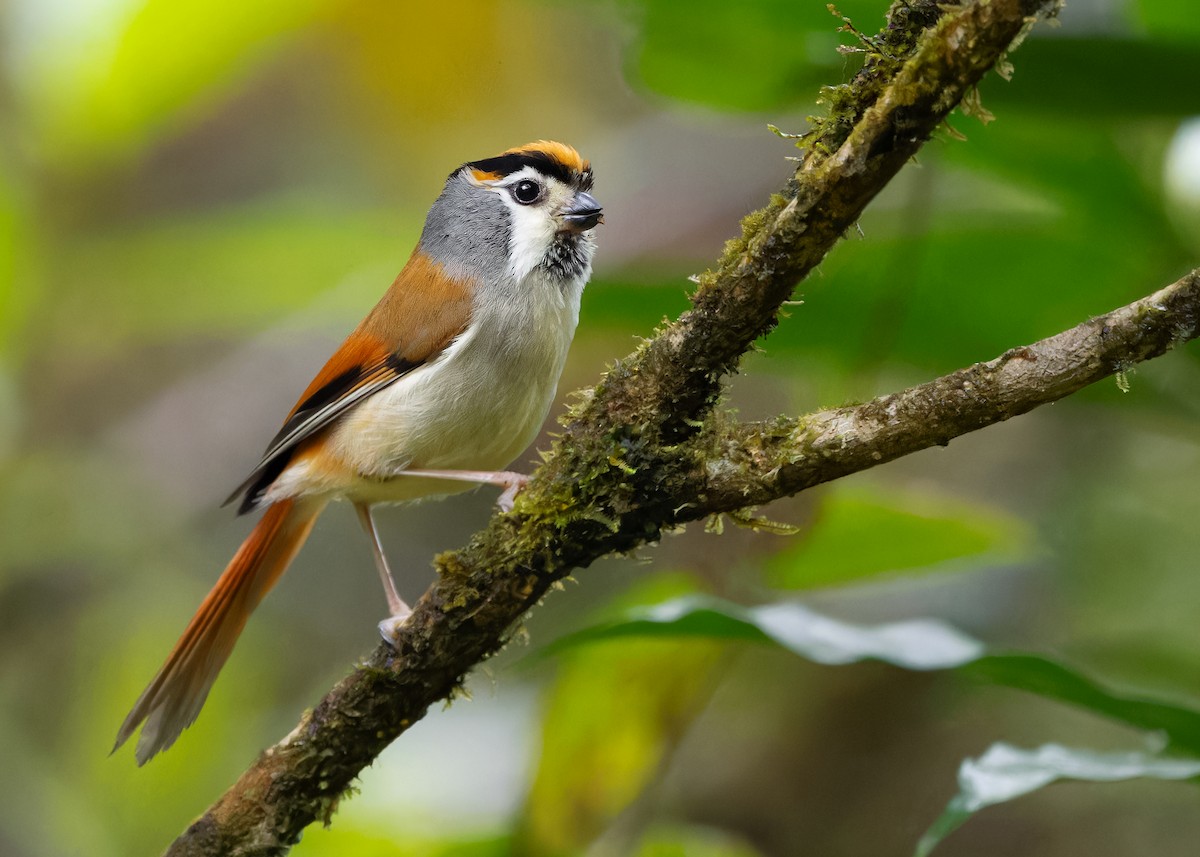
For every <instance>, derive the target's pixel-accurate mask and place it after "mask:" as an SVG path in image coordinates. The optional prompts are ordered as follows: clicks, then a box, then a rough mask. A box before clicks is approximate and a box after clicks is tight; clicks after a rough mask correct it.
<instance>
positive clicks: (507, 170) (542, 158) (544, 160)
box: [451, 152, 592, 190]
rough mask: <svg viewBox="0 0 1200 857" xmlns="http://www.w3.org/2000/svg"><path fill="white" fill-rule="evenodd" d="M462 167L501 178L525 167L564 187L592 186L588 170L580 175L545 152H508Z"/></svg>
mask: <svg viewBox="0 0 1200 857" xmlns="http://www.w3.org/2000/svg"><path fill="white" fill-rule="evenodd" d="M463 167H471V168H472V169H476V170H481V171H483V172H485V173H499V174H500V175H502V176H509V175H512V174H513V173H515V172H517V171H518V170H521V169H524V168H525V167H533V168H534V169H535V170H537V171H538V172H540V173H542V174H543V175H547V176H552V177H553V178H556V179H558V180H559V181H560V182H562V183H563V184H565V185H577V186H578V187H579V188H580V190H587V189H588V188H590V187H591V185H592V171H591V170H590V169H587V170H584V171H583V172H582V173H580V172H576V171H574V170H571V169H568V168H567V166H566V164H564V163H563V162H562V161H560V160H558V159H557V158H552V157H550V156H549V155H547V154H546V153H545V152H510V153H508V154H506V155H497V156H496V157H494V158H484V159H483V160H482V161H470V162H468V163H465V164H463V165H462V167H459V168H458V169H460V170H461V169H463ZM454 172H458V170H455V171H454ZM451 175H453V173H451Z"/></svg>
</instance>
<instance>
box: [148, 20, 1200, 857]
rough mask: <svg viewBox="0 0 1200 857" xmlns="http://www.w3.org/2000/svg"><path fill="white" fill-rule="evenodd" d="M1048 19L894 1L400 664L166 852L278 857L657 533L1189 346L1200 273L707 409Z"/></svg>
mask: <svg viewBox="0 0 1200 857" xmlns="http://www.w3.org/2000/svg"><path fill="white" fill-rule="evenodd" d="M1053 5H1054V4H1053V3H1048V2H1046V0H977V2H971V3H967V4H964V5H962V6H957V7H946V6H944V5H939V4H937V3H935V2H931V1H930V0H907V2H905V0H897V2H895V3H894V4H893V7H892V10H891V12H890V13H889V18H888V24H887V27H886V28H885V29H884V30H883V31H882V32H881V33H880V34H879V36H878V37H877V38H876V40H875V42H874V49H873V50H872V51H871V53H870V54H869V56H868V60H867V62H866V64H865V66H864V68H863V70H862V71H861V72H860V73H859V74H858V75H857V76H856V77H855V79H854V80H853V81H852V82H851V83H849V84H846V85H845V86H843V87H837V88H834V89H832V90H830V91H829V92H828V93H827V100H828V102H829V105H830V110H831V112H830V116H829V118H828V119H825V120H823V121H821V122H819V123H818V124H817V126H816V127H815V129H814V131H813V132H812V134H811V135H810V136H809V139H808V145H807V152H806V155H805V157H804V159H803V160H802V162H801V164H800V166H799V168H798V169H797V170H796V172H795V174H794V175H793V176H792V178H791V179H790V181H789V182H788V184H787V186H786V187H785V188H784V190H783V192H782V193H780V194H778V195H776V196H775V197H773V198H772V200H771V202H770V204H769V205H768V206H767V207H765V208H764V209H762V210H761V211H759V212H756V213H755V214H752V215H750V216H749V217H747V218H746V220H745V221H744V222H743V224H742V235H741V237H740V238H739V239H736V240H734V241H731V242H730V243H729V245H728V247H727V248H726V252H725V254H724V255H723V257H722V258H721V260H720V261H719V262H718V264H717V266H716V267H715V268H714V269H713V270H712V271H709V272H706V273H705V274H704V275H702V276H701V277H700V282H699V286H698V288H697V290H696V293H695V295H694V296H693V298H692V302H693V306H692V308H691V309H690V310H688V311H687V312H686V313H684V314H683V315H682V316H681V317H680V318H679V319H678V320H676V321H675V322H673V323H671V324H669V325H667V326H666V327H665V328H663V329H662V330H661V331H659V332H658V333H657V335H656V336H655V337H654V338H653V339H651V340H649V341H648V342H646V343H645V344H644V345H643V346H642V347H641V348H640V349H639V350H638V351H637V352H635V353H634V354H632V355H630V356H629V357H628V358H626V359H624V360H622V361H620V362H619V363H617V364H616V365H615V366H614V368H613V369H612V370H611V371H610V372H609V373H608V374H607V376H606V377H605V378H604V379H603V380H602V381H601V383H600V384H599V385H598V386H597V387H596V388H595V389H594V390H592V391H590V392H589V393H588V395H587V396H586V397H585V398H584V399H583V401H582V402H581V403H579V404H577V405H576V406H575V407H574V409H573V410H572V412H571V413H570V414H569V415H568V418H567V420H566V422H565V431H564V433H563V435H562V437H561V438H560V439H559V441H558V442H556V444H555V447H554V449H553V451H552V452H551V454H550V456H549V457H548V458H547V461H546V463H545V464H544V465H543V466H542V467H541V468H540V469H539V470H538V472H537V473H536V474H535V475H534V478H533V480H532V481H531V483H530V485H529V487H528V488H527V489H526V491H525V492H524V493H523V494H522V495H520V497H518V500H517V505H516V508H515V509H514V511H513V512H511V513H509V514H506V515H498V516H496V517H494V518H493V519H492V521H491V523H490V524H489V526H488V527H487V528H486V529H485V530H483V531H481V532H480V533H478V534H476V535H475V536H474V537H473V538H472V539H471V541H470V543H469V544H468V545H467V546H466V547H464V548H463V549H461V550H458V551H453V552H449V553H446V554H442V555H441V556H439V557H438V558H437V560H436V565H437V568H438V571H439V580H438V582H437V583H436V584H435V585H434V586H433V587H431V588H430V590H429V591H428V592H427V593H426V594H425V596H424V597H423V598H422V599H421V600H420V602H418V604H417V605H416V609H415V611H414V613H413V616H412V618H411V619H410V620H409V622H408V623H407V625H406V626H405V627H404V629H403V630H402V631H401V634H400V636H399V639H398V640H397V643H396V646H395V648H392V647H389V646H384V645H381V646H380V647H379V648H378V649H377V650H376V651H375V652H374V653H373V654H372V655H371V656H370V657H369V658H368V659H367V661H366V662H365V663H364V664H363V665H361V666H360V667H359V668H358V669H356V670H355V671H354V672H353V673H351V674H350V675H349V676H347V677H346V678H345V679H343V680H342V681H341V682H340V683H339V684H338V685H337V686H336V687H334V688H333V689H332V690H331V691H330V692H329V693H328V694H327V695H326V696H325V697H324V699H322V700H321V702H320V703H319V704H318V705H317V706H316V708H314V709H313V710H312V711H311V712H308V713H306V714H305V716H304V717H303V719H302V720H301V722H300V724H299V725H298V726H297V727H296V729H295V730H293V732H292V733H291V734H290V735H288V736H287V737H286V738H284V739H283V740H282V741H280V742H279V743H278V744H276V745H275V746H273V747H271V748H270V749H268V750H266V751H265V752H264V753H263V754H262V755H261V756H260V757H259V758H258V759H257V760H256V761H255V762H254V763H253V764H252V765H251V767H250V768H249V769H248V770H247V771H246V772H245V773H244V774H243V775H242V776H241V778H240V779H239V780H238V781H237V782H236V783H235V784H234V785H233V786H232V787H231V788H230V789H229V790H228V791H227V792H226V793H225V794H224V795H223V796H222V797H221V798H220V799H219V800H218V801H217V802H216V803H215V804H214V805H213V806H212V807H211V808H210V809H209V810H208V811H207V812H206V813H205V814H204V815H203V816H202V817H201V818H200V819H198V820H197V821H196V822H195V823H194V824H193V825H192V826H191V827H189V828H188V830H187V831H185V832H184V833H183V834H182V835H181V836H180V837H179V839H178V840H176V842H175V843H174V844H173V845H172V846H171V848H170V849H169V850H168V852H167V853H168V854H171V855H216V854H230V855H275V854H283V853H285V852H286V851H287V850H288V848H289V847H290V846H291V844H293V843H295V842H296V841H297V840H298V839H299V836H300V834H301V832H302V831H303V830H304V828H305V827H306V826H308V825H309V824H311V823H312V822H314V821H317V820H324V821H328V820H329V818H330V817H331V815H332V813H333V812H334V810H335V809H336V806H337V803H338V801H339V799H340V798H341V796H342V795H344V794H345V793H346V792H347V790H348V789H349V788H350V786H351V784H352V783H353V781H354V779H355V777H357V776H358V774H359V772H360V771H361V770H362V769H363V768H364V767H365V766H367V765H369V764H370V763H371V762H372V761H373V760H374V759H375V757H376V756H377V755H378V754H379V753H380V752H381V751H382V750H383V749H384V748H385V747H386V746H387V745H388V744H390V743H391V742H392V741H393V740H395V738H396V737H397V736H399V735H400V734H401V733H403V732H404V731H405V730H406V729H407V728H408V727H409V726H411V725H412V724H413V723H414V722H415V721H417V720H418V719H420V718H421V717H422V716H424V714H425V712H426V710H427V709H428V707H429V706H430V705H432V704H434V703H436V702H438V701H440V700H444V699H447V698H450V697H451V696H452V695H453V694H454V692H455V691H456V689H457V688H458V687H459V685H460V683H461V682H462V680H463V678H464V676H465V675H466V674H467V672H469V670H470V669H471V668H472V667H474V666H475V665H476V664H478V663H480V662H481V661H483V660H484V659H486V658H487V657H488V656H490V655H491V654H493V653H494V652H496V651H497V650H498V649H499V648H500V647H501V646H502V645H503V644H504V642H505V641H506V639H507V635H508V634H509V633H510V632H511V629H512V628H513V627H514V625H515V624H516V623H518V622H519V621H520V619H521V617H522V616H523V615H524V614H525V612H526V611H527V610H529V609H530V608H531V607H533V606H534V605H535V604H536V603H537V601H538V600H539V599H540V598H541V597H542V596H543V595H544V594H545V593H546V591H547V590H548V589H549V587H550V586H551V585H553V584H554V583H555V582H556V581H558V580H560V579H562V578H563V577H565V576H566V575H567V574H569V573H570V572H571V571H573V570H574V569H577V568H580V567H584V566H587V565H588V564H590V563H591V562H592V561H594V560H595V559H597V558H599V557H601V556H604V555H606V554H609V553H612V552H614V551H627V550H630V549H632V548H635V547H637V546H638V545H641V544H644V543H646V542H651V541H654V540H656V539H657V538H658V536H659V534H660V533H661V531H662V530H663V529H664V528H668V527H674V526H677V525H679V524H682V523H686V522H688V521H692V520H697V519H700V518H703V517H706V516H708V515H711V514H717V513H721V512H735V511H737V510H740V509H743V508H745V507H746V506H748V505H753V504H759V503H764V502H767V501H769V500H772V499H775V498H778V497H781V496H784V495H787V494H792V493H795V492H797V491H799V490H802V489H804V488H806V487H809V486H811V485H814V484H817V483H819V482H824V481H828V480H830V479H835V478H838V477H840V476H843V475H846V474H848V473H852V472H855V471H858V470H862V469H865V468H868V467H871V466H874V465H875V464H879V463H882V462H884V461H888V460H891V459H894V458H896V457H899V456H901V455H905V454H907V453H909V452H913V451H916V450H918V449H923V448H926V447H928V446H931V445H934V444H939V443H940V444H944V443H947V442H948V441H949V440H950V439H951V438H953V437H956V436H958V435H960V434H963V433H965V432H968V431H972V430H975V429H977V428H980V427H982V426H985V425H989V424H991V423H994V422H998V421H1000V420H1004V419H1007V418H1009V417H1012V416H1015V415H1017V414H1020V413H1024V412H1026V411H1028V410H1030V409H1031V408H1033V407H1036V406H1037V405H1039V404H1043V403H1045V402H1049V401H1054V400H1056V399H1058V398H1061V397H1062V396H1065V395H1068V394H1069V393H1071V392H1073V391H1075V390H1077V389H1079V388H1080V387H1082V386H1084V385H1086V384H1089V383H1092V382H1093V381H1095V380H1097V379H1099V378H1102V377H1105V376H1106V375H1109V374H1112V373H1113V372H1116V371H1121V370H1123V369H1124V368H1126V367H1128V366H1129V365H1130V364H1132V363H1134V362H1137V361H1139V360H1144V359H1148V358H1150V357H1154V356H1157V355H1159V354H1161V353H1163V352H1164V351H1165V350H1166V349H1168V348H1169V347H1171V345H1173V344H1174V343H1176V342H1180V341H1183V340H1187V339H1191V338H1193V337H1195V336H1196V334H1197V323H1198V321H1197V320H1198V318H1200V275H1197V274H1196V273H1193V274H1191V275H1189V276H1187V277H1185V278H1184V279H1183V280H1180V281H1179V282H1177V283H1175V284H1174V285H1172V286H1169V287H1168V288H1166V289H1163V290H1162V291H1160V292H1158V293H1157V294H1155V295H1152V296H1150V297H1148V298H1145V299H1144V300H1142V301H1138V302H1137V303H1135V304H1131V305H1130V306H1128V307H1124V308H1122V309H1120V310H1117V311H1115V312H1113V313H1110V314H1108V315H1107V316H1103V317H1101V318H1099V319H1093V320H1092V321H1090V322H1087V323H1085V324H1083V325H1080V326H1079V327H1077V328H1074V329H1073V330H1070V331H1066V332H1064V333H1062V334H1059V335H1058V336H1055V337H1052V338H1050V339H1047V340H1043V341H1042V342H1039V343H1036V344H1034V345H1031V346H1028V347H1026V348H1019V349H1014V350H1012V351H1009V352H1007V353H1006V354H1004V355H1002V356H1000V357H999V358H997V359H996V360H993V361H991V362H989V363H984V364H978V365H976V366H973V367H970V368H967V369H963V370H961V371H959V372H956V373H953V374H952V375H948V376H946V377H944V378H940V379H937V380H935V381H932V382H930V383H928V384H924V385H921V386H919V387H914V388H912V389H910V390H906V391H904V392H901V393H896V394H893V395H890V396H885V397H882V398H880V399H876V400H874V401H872V402H868V403H866V404H863V405H858V406H854V407H847V408H839V409H835V410H830V411H822V412H820V413H816V414H812V415H809V416H807V417H804V418H800V419H779V420H776V421H773V422H770V423H758V424H733V423H731V422H729V421H728V419H727V418H726V417H724V416H723V415H722V414H721V413H720V412H718V411H715V410H714V408H713V405H714V403H715V402H716V400H717V397H718V395H719V393H720V390H721V384H722V381H723V379H724V378H725V377H726V376H727V375H728V374H729V373H731V372H732V371H734V370H736V368H737V365H738V363H739V360H740V358H741V356H742V355H743V354H744V353H745V352H746V351H747V350H749V348H750V347H751V344H752V343H753V342H754V340H755V339H757V338H758V337H760V336H763V335H764V334H766V333H768V332H769V331H770V330H771V329H772V328H773V327H774V325H775V323H776V320H777V316H778V312H779V308H780V306H781V305H782V304H783V302H784V301H785V300H787V299H788V297H789V296H790V295H791V293H792V290H793V288H794V287H795V285H796V283H797V282H798V281H799V280H800V279H802V278H803V277H804V276H805V275H806V274H807V273H808V272H809V271H811V270H812V269H813V268H814V267H815V266H816V265H817V264H819V263H820V261H821V260H822V259H823V258H824V256H825V254H826V253H828V252H829V250H830V249H831V248H832V246H833V245H834V244H835V243H836V242H837V241H838V240H839V238H840V237H841V236H842V235H843V234H844V233H845V232H846V231H847V230H848V229H850V228H851V227H852V226H853V224H854V222H855V221H856V220H857V218H858V217H859V215H860V214H861V213H862V211H863V209H864V208H865V207H866V205H867V203H868V202H869V201H870V200H871V199H872V198H873V197H874V195H875V194H876V193H878V191H879V190H880V189H881V188H882V187H883V186H884V185H885V184H886V183H887V182H888V181H889V180H890V179H891V178H892V176H894V175H895V174H896V172H898V171H899V169H900V168H901V167H902V166H903V165H904V164H905V163H906V162H907V161H908V160H909V159H910V158H911V157H912V156H913V154H915V152H916V151H917V150H918V149H919V147H920V146H921V145H922V143H923V142H924V141H925V140H927V139H928V138H929V137H930V136H931V135H932V134H933V133H934V131H935V130H936V129H937V127H938V125H939V124H940V123H941V122H942V121H943V120H944V119H945V117H946V116H947V114H948V113H949V112H950V110H951V109H953V108H954V106H955V105H957V104H958V103H959V102H960V101H961V100H962V99H963V98H964V97H965V96H967V95H968V94H969V93H970V92H971V91H972V89H973V87H974V86H975V85H976V84H977V83H978V81H979V80H980V78H981V77H982V76H983V74H984V73H985V72H986V71H987V70H988V69H990V68H992V67H993V66H995V65H996V64H997V63H998V62H1000V61H1002V58H1003V56H1004V53H1005V52H1006V51H1007V50H1008V49H1009V48H1010V46H1011V45H1012V44H1013V42H1014V40H1015V39H1017V37H1018V36H1019V35H1020V34H1021V33H1022V31H1023V29H1024V28H1025V27H1027V26H1028V25H1029V24H1030V23H1031V22H1032V19H1033V17H1034V16H1036V15H1038V14H1041V13H1045V12H1048V11H1052V9H1051V7H1052V6H1053Z"/></svg>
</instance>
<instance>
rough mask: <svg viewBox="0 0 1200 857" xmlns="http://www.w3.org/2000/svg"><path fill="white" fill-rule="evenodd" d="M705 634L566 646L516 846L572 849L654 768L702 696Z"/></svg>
mask: <svg viewBox="0 0 1200 857" xmlns="http://www.w3.org/2000/svg"><path fill="white" fill-rule="evenodd" d="M720 654H721V651H720V647H719V646H717V645H715V644H713V643H703V644H701V645H694V644H689V643H684V642H682V641H680V640H656V641H654V642H652V643H647V642H645V641H636V642H635V641H626V642H623V643H621V642H618V643H614V644H610V645H606V646H603V647H601V648H597V649H580V650H576V651H574V652H572V653H571V655H570V657H568V658H567V659H565V661H564V663H563V664H562V665H561V668H560V670H559V673H558V676H557V678H556V680H555V683H554V687H553V689H552V691H551V693H550V696H549V699H548V701H547V706H546V714H545V716H544V718H543V721H542V750H541V754H540V758H541V761H540V763H539V765H538V770H537V774H536V776H535V777H534V781H533V785H532V787H531V788H530V791H529V798H528V800H527V803H526V807H525V813H524V818H523V819H522V823H521V836H520V841H519V847H518V848H516V849H514V850H515V851H516V852H517V853H521V854H528V855H534V857H536V855H558V854H570V853H575V852H576V851H577V850H578V849H581V848H582V847H583V846H585V845H586V844H587V843H589V842H590V841H591V840H592V839H593V838H594V837H595V836H597V835H598V834H599V833H600V832H601V831H603V830H604V829H605V828H607V827H608V825H609V824H610V823H611V821H612V820H613V819H614V818H615V817H616V816H617V814H618V813H620V812H621V811H622V810H623V809H624V808H625V807H626V806H628V805H629V804H630V803H631V802H632V801H633V800H634V799H635V798H637V796H638V795H639V794H641V792H642V791H643V789H644V788H645V787H646V785H647V784H648V783H649V782H650V781H651V780H652V778H653V777H654V776H655V775H656V774H657V773H659V772H660V770H661V761H662V759H663V758H664V757H665V756H666V754H668V753H669V752H670V750H671V748H672V747H673V746H674V745H675V743H676V742H678V740H679V739H680V737H681V736H682V734H683V732H684V731H685V730H686V728H687V726H688V725H689V724H690V723H691V721H692V718H693V717H694V716H695V714H696V713H697V712H698V711H699V710H700V707H701V703H702V702H703V701H704V700H705V699H707V698H708V694H709V692H710V691H711V688H712V685H713V680H712V678H711V675H712V672H713V668H714V666H715V665H716V663H717V660H718V658H719V656H720Z"/></svg>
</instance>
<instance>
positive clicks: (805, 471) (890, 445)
mask: <svg viewBox="0 0 1200 857" xmlns="http://www.w3.org/2000/svg"><path fill="white" fill-rule="evenodd" d="M1197 335H1200V268H1197V269H1196V270H1194V271H1192V272H1191V273H1190V274H1188V275H1186V276H1185V277H1183V278H1182V279H1180V280H1178V281H1176V282H1174V283H1172V284H1171V285H1169V286H1167V287H1166V288H1164V289H1160V290H1159V291H1157V292H1155V293H1154V294H1152V295H1148V296H1147V297H1144V298H1142V299H1141V300H1138V301H1134V302H1133V303H1131V304H1129V305H1127V306H1123V307H1121V308H1120V309H1116V310H1113V311H1112V312H1110V313H1107V314H1106V315H1102V316H1098V317H1096V318H1093V319H1091V320H1090V321H1086V322H1084V323H1083V324H1080V325H1077V326H1076V327H1073V328H1071V329H1070V330H1067V331H1063V332H1062V333H1059V334H1057V335H1056V336H1051V337H1049V338H1048V339H1043V340H1041V341H1040V342H1035V343H1033V344H1032V345H1026V346H1022V347H1021V348H1013V349H1011V350H1009V351H1006V352H1004V353H1003V354H1001V355H1000V356H999V357H997V358H996V359H995V360H990V361H988V362H987V363H976V364H975V365H974V366H968V367H967V368H965V369H960V370H959V371H957V372H953V373H951V374H949V375H944V376H942V377H941V378H937V379H935V380H933V381H929V382H928V383H925V384H921V385H919V386H916V387H911V388H909V389H907V390H904V391H902V392H899V393H892V394H890V395H887V396H880V397H879V398H877V399H873V400H871V401H870V402H866V403H865V404H861V405H854V406H850V407H845V408H834V409H831V410H826V411H818V412H817V413H814V414H809V415H808V416H805V417H801V418H799V419H782V418H781V419H778V420H774V421H772V422H768V423H748V424H739V425H733V426H731V427H728V428H726V429H724V430H718V431H716V432H714V434H713V437H712V439H711V440H710V441H709V444H710V446H709V451H708V452H707V455H706V456H705V460H706V461H707V463H706V465H705V469H706V472H705V474H704V477H703V484H702V485H697V487H696V496H697V497H698V498H699V499H698V501H697V502H696V503H695V504H694V506H693V507H692V508H691V509H689V511H688V515H689V517H691V518H692V519H695V518H699V517H703V516H705V515H709V514H715V513H720V512H725V511H728V510H730V509H736V508H738V507H744V506H747V505H758V504H761V503H766V502H769V501H771V500H775V499H778V498H780V497H784V496H788V495H791V494H795V493H797V492H799V491H803V490H804V489H805V488H811V487H812V486H814V485H819V484H821V483H822V482H830V481H832V480H834V479H838V478H840V477H842V476H845V475H847V474H849V473H857V472H858V471H860V470H867V469H868V468H871V467H874V466H875V465H877V464H883V463H884V462H887V461H892V460H894V459H896V458H900V457H901V456H904V455H908V454H909V453H913V452H918V451H920V450H922V449H928V448H929V447H931V446H937V445H940V446H945V445H946V444H948V443H949V442H950V441H951V440H952V439H954V438H956V437H958V436H960V435H964V434H967V433H968V432H972V431H975V430H977V429H981V428H983V427H985V426H989V425H993V424H995V423H998V422H1003V421H1004V420H1007V419H1011V418H1012V417H1015V416H1020V415H1021V414H1024V413H1028V412H1029V411H1031V410H1033V409H1034V408H1036V407H1038V406H1039V405H1045V404H1048V403H1050V402H1055V401H1058V400H1059V399H1062V398H1064V397H1066V396H1069V395H1071V394H1072V393H1074V392H1077V391H1078V390H1081V389H1083V388H1084V387H1086V386H1088V385H1089V384H1093V383H1095V382H1096V381H1099V380H1101V379H1103V378H1107V377H1109V376H1110V375H1115V374H1118V373H1120V372H1125V371H1127V370H1128V369H1129V368H1131V367H1132V366H1133V365H1134V364H1136V363H1140V362H1142V361H1145V360H1150V359H1152V358H1154V357H1159V356H1161V355H1162V354H1165V353H1166V352H1167V351H1169V350H1170V349H1171V348H1173V347H1174V346H1175V345H1177V344H1181V343H1183V342H1187V341H1189V340H1191V339H1195V338H1196V337H1197Z"/></svg>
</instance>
